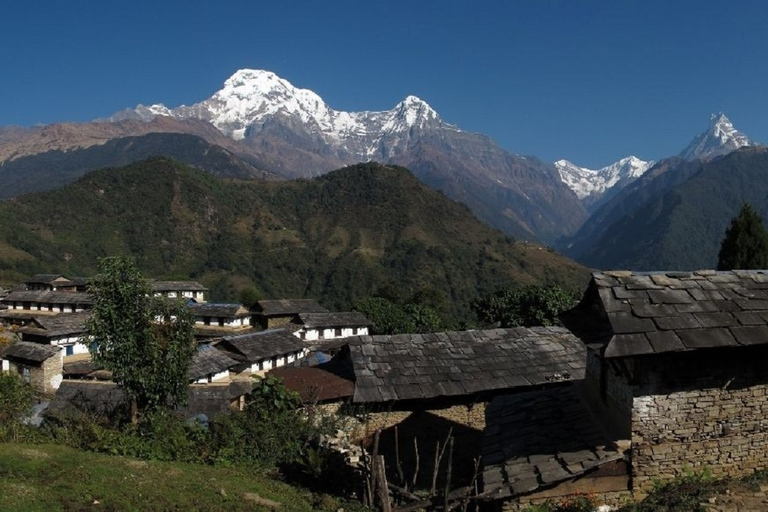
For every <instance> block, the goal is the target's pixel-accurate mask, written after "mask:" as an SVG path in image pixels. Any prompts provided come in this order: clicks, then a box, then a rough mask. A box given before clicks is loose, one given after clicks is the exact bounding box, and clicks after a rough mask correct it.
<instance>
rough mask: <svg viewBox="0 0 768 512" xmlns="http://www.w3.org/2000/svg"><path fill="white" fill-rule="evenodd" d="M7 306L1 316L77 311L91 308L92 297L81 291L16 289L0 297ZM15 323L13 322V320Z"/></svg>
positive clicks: (26, 316)
mask: <svg viewBox="0 0 768 512" xmlns="http://www.w3.org/2000/svg"><path fill="white" fill-rule="evenodd" d="M0 302H2V303H3V304H4V305H6V306H7V307H8V309H7V310H6V311H4V312H3V318H4V319H8V320H10V321H13V319H14V318H27V319H28V318H29V317H30V315H29V313H31V312H45V313H49V314H51V315H54V314H59V313H79V312H81V311H86V310H88V309H91V307H92V306H93V297H92V296H91V294H89V293H83V292H62V291H50V290H18V291H14V292H11V293H9V294H8V295H6V296H5V297H3V298H2V299H0ZM14 323H15V322H14Z"/></svg>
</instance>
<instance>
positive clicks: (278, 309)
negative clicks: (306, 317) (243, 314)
mask: <svg viewBox="0 0 768 512" xmlns="http://www.w3.org/2000/svg"><path fill="white" fill-rule="evenodd" d="M256 311H258V312H259V314H260V315H262V316H289V315H297V314H299V313H328V310H327V309H325V308H324V307H323V306H321V305H320V304H319V303H318V302H317V301H316V300H314V299H281V300H260V301H259V302H257V303H256Z"/></svg>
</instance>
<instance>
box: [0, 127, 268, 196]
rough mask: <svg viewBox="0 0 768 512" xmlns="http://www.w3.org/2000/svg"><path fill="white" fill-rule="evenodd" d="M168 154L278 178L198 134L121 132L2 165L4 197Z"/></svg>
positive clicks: (208, 167) (221, 172)
mask: <svg viewBox="0 0 768 512" xmlns="http://www.w3.org/2000/svg"><path fill="white" fill-rule="evenodd" d="M159 155H162V156H167V157H169V158H174V159H176V160H179V161H181V162H183V163H185V164H187V165H191V166H193V167H195V168H198V169H202V170H204V171H206V172H210V173H211V174H215V175H217V176H221V177H226V178H244V179H247V178H259V179H268V178H272V179H275V178H277V176H276V175H273V174H271V173H267V172H264V171H262V170H260V169H258V168H257V167H255V166H254V165H252V164H250V163H248V162H246V161H244V160H242V159H241V158H239V157H238V156H236V155H234V154H233V153H231V152H230V151H228V150H226V149H224V148H222V147H220V146H215V145H213V144H210V143H208V142H206V141H205V140H204V139H202V138H200V137H198V136H196V135H187V134H182V133H150V134H147V135H141V136H137V137H121V138H117V139H112V140H109V141H107V142H105V143H103V144H99V145H93V146H90V147H87V148H80V149H70V150H61V149H55V150H51V151H46V152H44V153H38V154H36V155H30V156H23V157H20V158H16V159H13V160H9V161H7V162H4V163H2V164H0V198H3V199H4V198H9V197H15V196H17V195H20V194H25V193H28V192H43V191H46V190H52V189H55V188H57V187H63V186H64V185H66V184H68V183H71V182H72V181H74V180H76V179H77V178H79V177H80V176H82V175H83V174H85V173H86V172H88V171H93V170H95V169H101V168H102V167H115V166H121V165H128V164H130V163H132V162H136V161H138V160H144V159H146V158H149V157H153V156H159Z"/></svg>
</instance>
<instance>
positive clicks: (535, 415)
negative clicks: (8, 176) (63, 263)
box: [0, 271, 768, 510]
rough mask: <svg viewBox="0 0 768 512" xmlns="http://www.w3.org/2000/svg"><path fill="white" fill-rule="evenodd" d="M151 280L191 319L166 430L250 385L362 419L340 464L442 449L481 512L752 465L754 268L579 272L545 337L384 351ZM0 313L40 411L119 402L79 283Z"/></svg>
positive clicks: (332, 329)
mask: <svg viewBox="0 0 768 512" xmlns="http://www.w3.org/2000/svg"><path fill="white" fill-rule="evenodd" d="M150 284H151V287H152V290H153V293H155V294H156V295H164V296H167V297H170V298H177V297H180V298H183V299H184V300H186V301H187V303H188V307H189V309H190V312H191V314H192V316H193V317H194V327H195V330H194V335H195V338H196V340H197V351H196V353H195V355H194V358H193V361H192V364H191V366H190V368H189V371H188V382H189V401H188V404H187V406H186V407H185V408H184V409H183V410H181V411H178V412H179V413H180V414H181V415H183V416H184V417H186V418H199V419H201V421H208V419H209V418H214V417H216V416H217V415H221V414H226V413H227V412H228V411H230V410H233V409H242V408H243V407H244V404H245V401H246V397H247V395H248V393H249V392H250V391H251V389H252V387H253V383H254V376H256V377H264V376H270V377H275V378H279V379H280V380H282V381H283V382H284V384H285V386H286V388H288V389H289V390H291V391H295V392H296V393H298V394H299V396H301V398H302V400H303V401H304V402H305V404H308V405H309V404H311V405H312V406H313V407H317V408H320V409H322V410H327V411H339V410H340V409H341V408H343V407H354V408H356V410H357V411H365V414H359V415H358V418H357V419H358V420H359V421H358V422H357V423H356V424H355V426H354V428H352V429H351V430H350V431H349V432H346V433H345V436H344V441H345V443H346V445H345V446H343V447H342V449H343V451H345V452H347V455H348V457H347V460H348V462H349V463H350V464H353V465H360V464H363V465H365V464H369V463H370V460H372V459H371V454H370V453H361V452H360V449H359V447H360V446H364V448H365V449H371V447H372V445H371V441H372V439H373V436H374V435H375V440H376V443H375V448H373V450H374V451H375V453H374V455H377V456H378V455H379V454H380V455H381V456H382V457H383V458H386V461H385V464H387V467H389V466H390V465H394V464H395V459H397V464H398V465H399V466H402V465H408V464H410V463H412V462H413V454H412V453H411V455H402V457H403V460H402V461H401V460H400V458H401V453H400V452H401V451H403V450H401V449H400V447H399V446H398V445H401V444H406V443H411V441H410V440H408V439H406V437H407V436H408V435H409V433H418V434H419V435H420V436H421V441H420V442H422V449H423V450H424V453H423V454H421V457H422V458H429V457H431V454H432V452H433V450H434V444H435V442H437V443H438V446H439V443H440V442H443V441H444V440H445V443H447V439H448V438H449V437H450V438H452V440H451V444H450V446H451V451H453V447H454V442H455V446H456V452H455V455H453V454H452V460H453V467H454V473H453V475H454V482H455V487H456V488H457V489H459V490H460V491H461V492H467V493H468V494H469V493H470V491H471V494H472V500H473V501H474V502H475V503H478V504H481V505H482V508H483V509H487V510H516V509H520V508H522V507H524V506H526V505H528V504H530V503H536V502H542V501H545V500H548V499H553V498H562V497H567V496H572V495H578V494H583V493H589V494H591V495H593V496H596V497H597V502H598V504H607V505H618V504H620V503H625V502H626V501H627V500H628V499H631V500H638V499H641V498H642V497H643V496H645V495H646V494H647V493H649V492H650V491H651V490H652V489H653V487H654V483H655V482H657V481H660V480H671V479H674V478H676V477H680V476H681V475H685V474H687V473H689V472H691V471H702V470H706V471H709V472H711V473H712V475H714V476H715V477H738V476H744V475H748V474H750V473H753V472H755V471H756V470H758V469H761V468H763V467H765V466H766V464H767V463H768V423H766V419H765V418H766V415H767V414H768V393H767V392H766V391H767V390H768V370H767V369H766V368H765V365H764V364H763V361H764V360H765V357H766V354H767V353H768V272H766V271H717V272H716V271H700V272H678V273H633V272H628V271H616V272H595V273H594V274H593V276H592V279H591V281H590V284H589V287H588V289H587V291H586V292H585V294H584V296H583V298H582V300H581V302H580V303H579V305H578V306H577V307H576V308H574V309H572V310H570V311H568V312H566V313H564V314H563V315H562V318H561V319H562V322H563V325H564V327H530V328H526V327H514V328H504V329H502V328H495V329H487V330H469V331H455V332H441V333H431V334H398V335H387V336H384V335H371V334H370V332H369V329H370V326H371V323H370V321H368V319H366V318H365V316H364V315H362V314H361V313H358V312H331V311H328V310H327V309H325V308H324V307H322V306H321V305H320V304H318V303H317V302H316V301H314V300H308V299H300V300H292V299H285V300H262V301H259V302H257V304H256V305H255V306H254V307H253V308H251V309H248V308H246V307H244V306H242V305H240V304H218V303H209V302H206V300H205V295H206V291H207V290H206V289H205V288H204V287H203V286H201V285H200V284H199V283H195V282H191V281H151V282H150ZM1 303H2V310H1V311H0V318H1V319H2V321H3V325H4V326H5V331H4V335H6V336H8V337H10V338H12V341H11V343H10V344H8V345H6V346H5V348H4V349H2V352H0V356H1V358H2V370H3V371H7V372H13V373H17V374H18V375H20V376H21V377H22V378H23V380H25V381H26V382H29V383H30V384H32V385H33V386H34V387H35V388H37V389H38V390H39V391H40V392H42V393H43V394H45V395H46V396H48V397H50V400H49V402H48V403H47V409H46V410H47V411H48V412H51V411H57V410H61V409H63V408H65V407H71V406H75V407H88V408H91V409H93V408H96V409H99V410H102V411H104V410H109V409H110V408H114V407H116V406H118V405H119V404H120V403H121V402H122V401H123V400H124V396H123V395H122V392H121V390H120V389H119V388H118V387H116V386H115V384H114V383H113V382H111V380H110V375H109V372H107V371H105V370H103V369H102V368H99V367H98V366H96V365H94V364H93V363H92V361H91V358H90V353H89V348H88V346H87V343H88V337H87V334H86V332H85V326H86V321H87V318H88V316H89V314H90V313H89V309H90V307H91V305H92V297H91V295H90V294H89V293H88V288H87V280H85V279H79V278H68V277H66V276H63V275H58V274H39V275H36V276H33V277H31V278H29V279H28V280H27V281H26V283H24V285H23V286H21V287H19V289H17V290H13V291H11V292H9V293H7V295H5V297H3V298H2V300H1ZM42 414H43V415H45V414H46V412H45V411H42ZM414 435H415V434H414ZM364 440H367V441H368V443H367V444H362V445H361V444H360V443H361V441H364ZM414 444H415V442H414ZM418 450H419V448H417V449H416V451H417V452H418ZM443 450H445V444H444V445H443ZM361 456H362V459H363V460H361ZM418 457H419V454H418V453H417V454H416V459H417V460H418ZM366 461H367V462H366ZM417 464H418V462H417ZM399 472H400V473H401V478H403V479H405V478H404V477H402V470H399ZM384 473H387V471H386V470H385V471H384ZM449 478H450V477H449ZM381 482H382V480H381V479H379V483H378V485H382V483H381ZM383 482H384V483H383V485H385V486H387V485H391V487H392V489H395V491H397V489H400V490H401V491H402V488H401V487H399V486H398V485H397V484H398V482H390V483H389V484H387V482H386V477H384V478H383ZM433 486H434V484H433ZM406 487H407V486H406ZM469 487H471V488H472V489H469ZM390 490H391V489H387V492H389V491H390ZM374 492H375V491H374ZM414 499H415V498H414ZM384 509H385V510H386V508H384Z"/></svg>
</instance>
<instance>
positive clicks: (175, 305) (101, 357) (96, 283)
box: [87, 257, 195, 422]
mask: <svg viewBox="0 0 768 512" xmlns="http://www.w3.org/2000/svg"><path fill="white" fill-rule="evenodd" d="M91 290H92V293H93V300H94V305H93V310H92V315H91V318H90V320H89V322H88V326H87V332H88V334H89V335H90V336H91V337H92V339H91V340H89V341H90V342H91V343H90V347H91V355H92V357H93V360H94V361H95V362H96V363H98V364H101V365H103V366H104V368H106V369H107V370H110V371H111V372H112V379H113V380H114V381H115V382H116V383H117V384H118V385H119V386H120V387H121V388H123V390H124V391H125V393H126V395H127V396H128V398H129V399H130V401H131V413H132V414H131V415H132V421H133V422H136V421H137V419H138V415H139V414H140V413H141V414H143V413H146V412H148V411H152V410H157V409H162V408H167V407H175V406H177V405H182V404H184V403H185V402H186V400H187V387H188V384H189V383H188V378H187V371H188V369H189V365H190V363H191V361H192V356H193V355H194V353H195V341H194V337H193V336H192V318H191V315H190V313H189V309H188V308H187V307H186V306H185V305H184V304H183V302H182V301H180V300H178V301H170V300H168V299H165V298H160V297H154V296H153V294H152V290H151V288H150V286H149V284H148V283H147V281H146V280H145V279H144V278H143V277H142V275H141V273H140V272H139V270H138V269H137V268H136V265H135V263H134V262H133V261H132V260H129V259H126V258H116V257H115V258H104V259H102V260H101V261H100V262H99V273H98V275H97V276H96V277H95V278H94V279H93V280H92V282H91Z"/></svg>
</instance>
